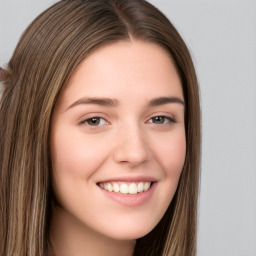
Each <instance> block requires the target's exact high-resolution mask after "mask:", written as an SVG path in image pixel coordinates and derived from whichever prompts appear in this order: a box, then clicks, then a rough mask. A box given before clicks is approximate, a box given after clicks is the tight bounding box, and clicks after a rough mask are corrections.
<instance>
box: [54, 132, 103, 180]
mask: <svg viewBox="0 0 256 256" xmlns="http://www.w3.org/2000/svg"><path fill="white" fill-rule="evenodd" d="M70 134H72V136H70ZM92 137H93V136H92ZM97 141H98V140H96V139H95V138H91V139H90V138H88V137H86V138H85V136H84V135H83V134H82V133H81V132H77V133H74V132H72V131H70V129H68V128H67V129H64V128H62V129H58V132H54V131H53V132H52V139H51V154H52V162H53V170H54V172H55V173H57V174H60V173H61V174H62V175H70V176H81V177H83V176H89V175H91V174H92V173H93V172H94V171H95V170H96V169H97V166H99V165H100V164H101V162H102V161H104V156H105V155H106V154H107V152H106V148H105V147H102V145H99V143H97Z"/></svg>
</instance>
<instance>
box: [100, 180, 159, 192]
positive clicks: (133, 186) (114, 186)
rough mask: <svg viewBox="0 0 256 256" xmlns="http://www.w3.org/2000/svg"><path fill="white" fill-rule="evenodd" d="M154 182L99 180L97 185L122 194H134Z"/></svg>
mask: <svg viewBox="0 0 256 256" xmlns="http://www.w3.org/2000/svg"><path fill="white" fill-rule="evenodd" d="M153 183H154V182H148V181H147V182H143V181H141V182H131V183H129V182H100V183H98V184H97V185H98V186H99V187H101V188H102V189H104V190H106V191H108V192H113V193H119V194H124V195H136V194H140V193H142V192H146V191H148V190H149V189H150V187H151V186H152V185H153Z"/></svg>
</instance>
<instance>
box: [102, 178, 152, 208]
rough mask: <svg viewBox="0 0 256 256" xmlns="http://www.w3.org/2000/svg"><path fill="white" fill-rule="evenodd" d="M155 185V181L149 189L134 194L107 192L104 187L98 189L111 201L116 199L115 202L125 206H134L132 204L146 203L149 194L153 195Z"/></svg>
mask: <svg viewBox="0 0 256 256" xmlns="http://www.w3.org/2000/svg"><path fill="white" fill-rule="evenodd" d="M155 187H156V182H154V183H153V184H152V185H151V187H150V188H149V190H147V191H144V192H141V193H138V194H136V195H130V194H121V193H115V192H109V191H107V190H105V189H102V188H101V187H99V188H100V190H101V191H102V192H103V193H104V195H105V196H107V197H108V198H110V199H112V200H113V201H116V202H117V203H120V204H122V205H125V206H129V207H132V206H133V207H134V206H140V205H143V204H144V203H146V202H147V201H148V200H149V199H150V198H151V196H152V195H153V193H154V191H155Z"/></svg>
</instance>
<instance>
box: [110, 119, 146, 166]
mask: <svg viewBox="0 0 256 256" xmlns="http://www.w3.org/2000/svg"><path fill="white" fill-rule="evenodd" d="M116 141H117V143H116V146H115V150H114V160H115V161H116V162H119V163H120V162H122V163H129V164H130V165H131V166H137V165H140V164H142V163H143V162H145V161H147V159H148V152H149V150H148V145H147V140H146V138H145V132H144V130H143V128H142V126H141V125H140V124H139V123H137V122H134V121H130V122H128V123H126V124H125V125H121V126H120V127H119V130H118V134H117V139H116Z"/></svg>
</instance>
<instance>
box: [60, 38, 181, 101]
mask: <svg viewBox="0 0 256 256" xmlns="http://www.w3.org/2000/svg"><path fill="white" fill-rule="evenodd" d="M158 94H159V95H158ZM163 94H172V95H168V96H177V97H181V98H183V92H182V86H181V81H180V78H179V75H178V72H177V70H176V67H175V64H174V61H173V60H172V58H171V56H170V54H169V53H168V52H167V50H165V49H164V48H163V47H161V46H159V45H157V44H154V43H148V42H143V41H120V42H116V43H113V44H110V45H106V46H104V47H101V48H99V49H98V50H96V51H94V52H93V53H91V54H90V55H89V56H88V57H87V58H86V59H85V60H83V61H82V62H81V63H80V65H79V66H78V68H77V69H76V70H75V72H74V73H73V74H72V76H71V78H70V80H69V81H68V83H67V85H66V87H65V88H64V91H63V93H62V95H61V100H62V101H69V100H76V98H77V97H78V96H79V95H80V96H87V97H90V96H92V97H102V96H104V97H115V98H122V97H126V98H127V97H129V96H130V97H133V98H134V97H135V95H144V96H145V97H147V96H148V97H158V96H165V95H163Z"/></svg>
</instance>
